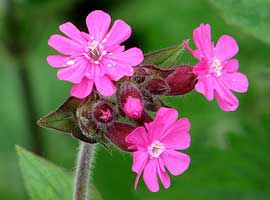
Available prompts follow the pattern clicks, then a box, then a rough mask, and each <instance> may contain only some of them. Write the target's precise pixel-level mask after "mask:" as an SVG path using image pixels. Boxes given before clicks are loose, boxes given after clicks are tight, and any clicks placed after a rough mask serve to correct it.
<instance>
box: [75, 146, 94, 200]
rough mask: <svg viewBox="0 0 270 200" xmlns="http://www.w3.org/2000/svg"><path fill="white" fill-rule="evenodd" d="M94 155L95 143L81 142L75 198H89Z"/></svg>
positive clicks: (83, 199) (79, 199)
mask: <svg viewBox="0 0 270 200" xmlns="http://www.w3.org/2000/svg"><path fill="white" fill-rule="evenodd" d="M93 157H94V145H93V144H89V143H85V142H81V143H80V151H79V153H78V160H77V169H76V175H75V179H74V191H73V200H86V199H88V198H89V197H88V188H89V187H88V184H89V179H90V168H91V164H92V161H93V159H94V158H93Z"/></svg>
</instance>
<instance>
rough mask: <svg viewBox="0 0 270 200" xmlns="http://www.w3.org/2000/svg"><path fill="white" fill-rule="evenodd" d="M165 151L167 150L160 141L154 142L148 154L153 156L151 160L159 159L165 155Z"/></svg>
mask: <svg viewBox="0 0 270 200" xmlns="http://www.w3.org/2000/svg"><path fill="white" fill-rule="evenodd" d="M164 150H165V147H164V145H163V144H162V143H160V142H159V141H154V142H153V143H152V144H151V145H150V146H149V147H148V152H149V154H150V155H151V158H158V157H159V156H160V155H161V154H162V153H163V151H164Z"/></svg>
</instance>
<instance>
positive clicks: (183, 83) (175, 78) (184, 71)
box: [165, 65, 197, 96]
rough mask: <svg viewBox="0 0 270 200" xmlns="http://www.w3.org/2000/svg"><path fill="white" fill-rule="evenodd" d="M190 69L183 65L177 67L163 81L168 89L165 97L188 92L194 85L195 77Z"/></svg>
mask: <svg viewBox="0 0 270 200" xmlns="http://www.w3.org/2000/svg"><path fill="white" fill-rule="evenodd" d="M192 69H193V68H192V67H190V66H187V65H184V66H180V67H177V68H176V69H175V70H174V72H172V73H171V74H170V75H169V76H168V77H167V78H166V79H165V80H166V82H167V84H168V85H169V87H170V91H169V92H168V94H167V95H169V96H175V95H181V94H185V93H188V92H190V91H191V90H193V88H194V86H195V84H196V81H197V80H196V76H195V75H194V74H193V73H192Z"/></svg>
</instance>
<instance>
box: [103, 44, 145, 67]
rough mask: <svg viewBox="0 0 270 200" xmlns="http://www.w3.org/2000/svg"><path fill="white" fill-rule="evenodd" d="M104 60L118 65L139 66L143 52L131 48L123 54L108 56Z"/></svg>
mask: <svg viewBox="0 0 270 200" xmlns="http://www.w3.org/2000/svg"><path fill="white" fill-rule="evenodd" d="M106 58H108V59H111V60H113V61H115V62H116V63H118V64H119V65H120V64H122V65H131V66H136V65H139V64H140V63H141V62H142V61H143V58H144V57H143V52H142V51H141V50H140V49H138V48H135V47H134V48H131V49H128V50H126V51H124V52H120V53H112V54H111V55H110V54H108V55H107V56H106Z"/></svg>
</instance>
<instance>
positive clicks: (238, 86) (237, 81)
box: [222, 72, 248, 93]
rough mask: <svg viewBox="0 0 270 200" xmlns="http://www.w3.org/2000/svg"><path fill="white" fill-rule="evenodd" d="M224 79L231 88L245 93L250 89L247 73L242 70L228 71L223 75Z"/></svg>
mask: <svg viewBox="0 0 270 200" xmlns="http://www.w3.org/2000/svg"><path fill="white" fill-rule="evenodd" d="M222 79H223V81H224V82H225V84H226V85H227V86H228V88H229V89H231V90H234V91H236V92H241V93H243V92H246V91H247V89H248V79H247V77H246V75H244V74H242V73H240V72H235V73H226V74H224V75H223V76H222Z"/></svg>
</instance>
